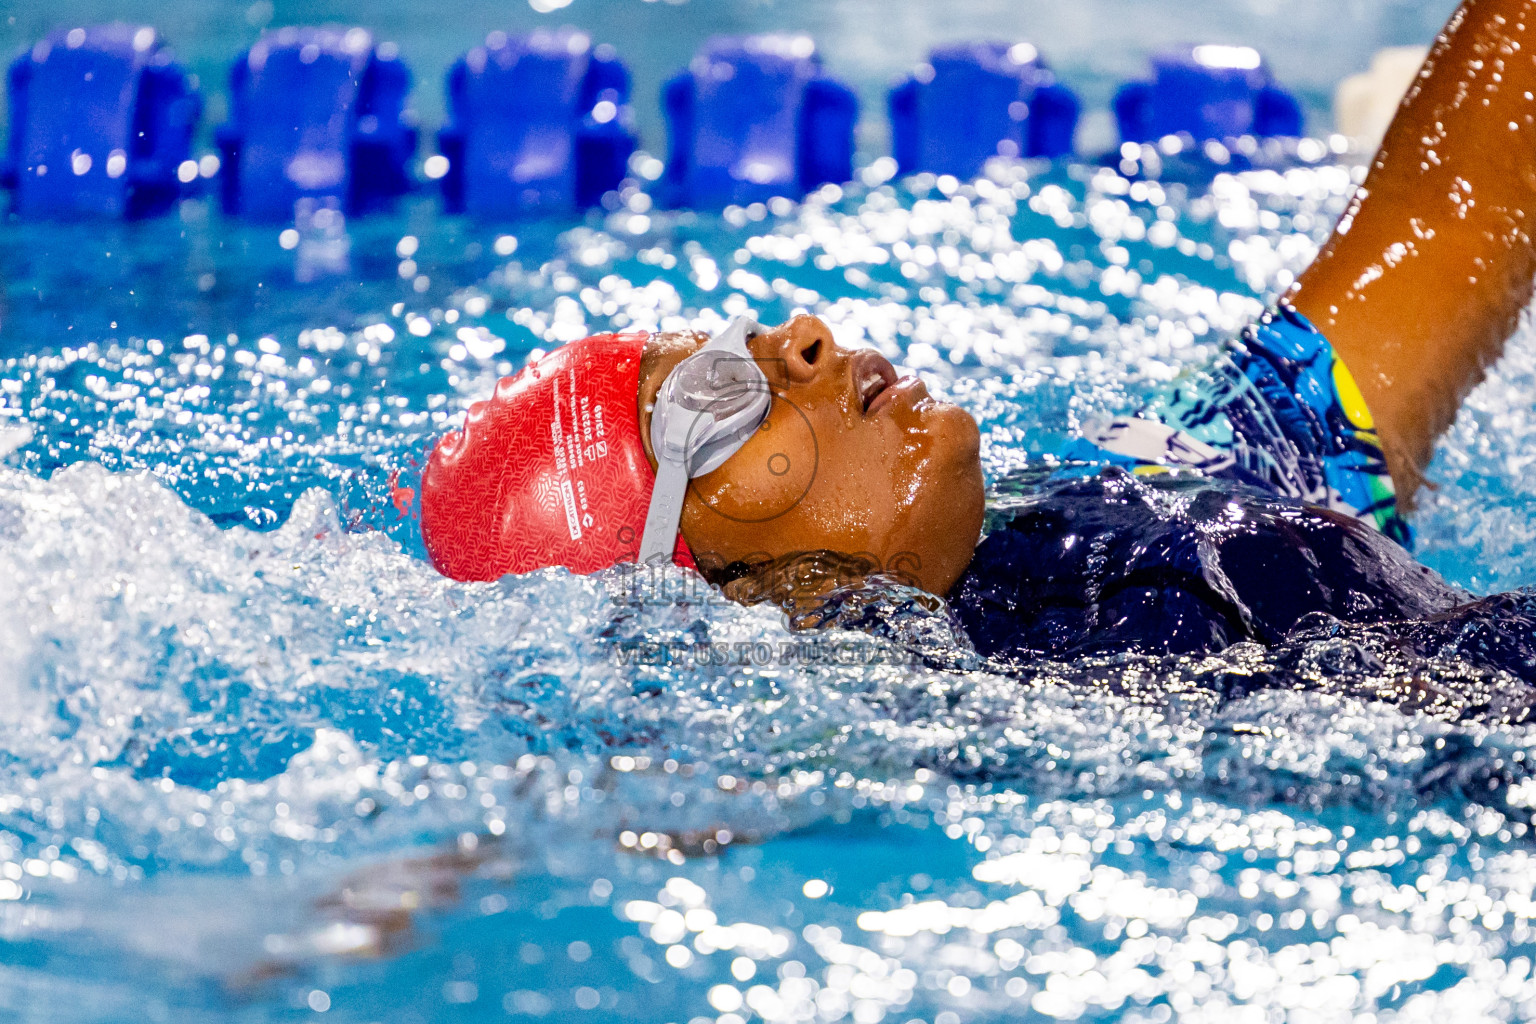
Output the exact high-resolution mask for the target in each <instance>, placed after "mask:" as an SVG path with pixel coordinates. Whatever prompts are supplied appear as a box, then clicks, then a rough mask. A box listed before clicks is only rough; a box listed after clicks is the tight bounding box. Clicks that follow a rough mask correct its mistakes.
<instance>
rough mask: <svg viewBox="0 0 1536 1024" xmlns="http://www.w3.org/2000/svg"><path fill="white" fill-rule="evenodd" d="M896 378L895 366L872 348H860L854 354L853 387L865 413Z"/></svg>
mask: <svg viewBox="0 0 1536 1024" xmlns="http://www.w3.org/2000/svg"><path fill="white" fill-rule="evenodd" d="M896 380H897V377H896V367H894V366H892V365H891V361H890V360H889V359H887V358H885V357H884V356H882V355H881V354H880V353H878V352H876V351H874V350H873V349H861V350H860V351H859V352H858V353H857V354H856V355H854V357H853V387H854V392H855V393H856V394H857V395H858V397H859V404H860V407H861V408H862V409H863V411H864V413H865V414H866V415H867V414H868V413H869V412H870V410H871V409H872V408H876V404H875V403H876V400H877V399H878V398H879V397H880V396H881V395H882V394H883V393H884V392H885V390H886V389H887V388H889V387H890V386H891V385H893V384H895V383H896Z"/></svg>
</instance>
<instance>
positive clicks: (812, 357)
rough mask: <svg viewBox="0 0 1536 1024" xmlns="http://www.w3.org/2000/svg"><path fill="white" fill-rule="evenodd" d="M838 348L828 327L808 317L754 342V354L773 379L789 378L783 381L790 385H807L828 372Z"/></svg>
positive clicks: (764, 335) (793, 321)
mask: <svg viewBox="0 0 1536 1024" xmlns="http://www.w3.org/2000/svg"><path fill="white" fill-rule="evenodd" d="M834 348H835V345H834V343H833V341H832V332H831V331H830V330H828V329H827V325H826V324H824V323H822V322H821V321H820V320H819V319H817V318H816V317H814V316H810V315H808V314H802V315H801V316H797V317H795V318H794V319H793V320H791V321H789V322H788V323H785V324H780V325H779V326H778V327H775V328H773V329H772V330H770V331H766V332H764V333H763V334H760V335H758V337H757V338H755V339H754V340H753V342H752V349H753V355H755V356H756V357H757V358H758V360H759V361H761V362H762V363H763V364H764V366H763V370H764V372H765V373H767V374H768V377H769V379H770V380H772V379H774V378H776V377H777V378H781V379H784V378H787V379H785V380H784V381H783V382H784V383H788V384H807V383H810V382H811V381H813V380H815V379H816V378H817V377H818V376H820V375H821V374H822V373H824V372H826V368H827V367H828V366H829V365H830V364H831V363H832V361H833V359H834V355H833V349H834Z"/></svg>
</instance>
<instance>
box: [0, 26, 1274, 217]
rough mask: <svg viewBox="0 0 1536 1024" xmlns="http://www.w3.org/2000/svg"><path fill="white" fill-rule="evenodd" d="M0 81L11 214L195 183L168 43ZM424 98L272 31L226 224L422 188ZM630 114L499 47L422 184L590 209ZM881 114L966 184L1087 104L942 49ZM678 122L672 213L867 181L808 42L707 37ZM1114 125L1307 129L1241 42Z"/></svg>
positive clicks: (1013, 54)
mask: <svg viewBox="0 0 1536 1024" xmlns="http://www.w3.org/2000/svg"><path fill="white" fill-rule="evenodd" d="M8 85H9V98H10V137H9V142H8V145H7V148H6V150H5V152H4V157H3V159H0V184H3V185H5V186H7V187H9V188H10V189H11V192H12V201H11V208H12V210H13V211H14V212H15V213H16V214H17V215H20V216H23V217H29V218H59V217H79V216H91V215H98V216H101V215H105V216H121V217H139V216H147V215H151V214H154V213H156V212H159V211H162V210H164V209H166V208H167V207H169V206H170V205H171V204H172V203H174V202H175V201H176V200H177V199H178V198H179V197H180V196H182V195H183V194H185V192H186V191H187V189H188V188H189V187H190V186H191V185H192V184H193V183H194V182H195V181H196V179H197V177H198V172H197V167H198V165H197V164H196V163H194V162H192V160H191V147H192V138H193V133H194V131H195V129H196V126H197V123H198V120H199V118H200V116H201V113H202V103H201V99H200V97H199V95H198V93H197V91H196V89H195V88H193V86H192V84H191V83H190V81H189V79H188V76H187V75H186V74H185V73H184V72H183V71H182V69H181V68H180V67H179V66H178V65H177V64H176V62H175V60H174V58H173V56H172V54H171V52H170V50H169V49H168V48H167V47H166V46H165V44H164V41H163V40H162V39H161V38H160V36H159V35H158V33H157V32H156V31H155V30H154V29H153V28H150V27H147V26H133V25H123V24H112V25H102V26H96V27H91V28H74V29H69V30H61V31H59V32H56V33H54V34H53V35H51V36H49V37H48V38H47V39H45V40H43V41H41V42H39V43H38V44H37V45H35V46H34V47H32V48H31V50H30V51H27V52H26V53H24V54H22V55H21V56H20V57H18V58H17V59H16V60H15V62H14V63H13V64H12V65H11V68H10V73H9V81H8ZM410 85H411V76H410V72H409V71H408V70H407V69H406V67H405V65H404V63H403V62H402V61H401V60H400V54H399V51H398V48H397V47H395V46H394V45H393V44H390V43H380V42H378V41H376V40H375V39H374V37H373V35H372V34H371V33H370V32H368V31H367V30H366V29H361V28H351V29H336V28H285V29H280V30H277V31H274V32H270V33H267V34H266V35H264V36H263V37H262V38H261V40H260V41H259V42H257V43H256V44H255V45H254V46H252V47H251V49H250V50H249V51H247V52H246V53H244V54H242V55H241V56H240V58H239V59H238V60H236V61H235V63H234V64H233V66H232V68H231V72H230V89H229V95H230V116H229V120H228V122H227V123H226V124H224V125H222V126H220V127H219V128H218V129H217V130H216V133H215V140H216V143H217V146H218V150H219V161H218V163H217V167H218V168H219V170H218V172H217V173H218V177H219V187H220V194H221V197H222V201H223V205H224V208H225V209H226V211H228V212H229V213H231V214H236V215H240V216H245V217H248V218H252V219H258V220H287V219H290V218H292V216H293V214H294V209H295V204H297V203H300V202H310V201H321V202H329V203H336V204H338V205H340V206H341V207H342V208H344V209H345V210H347V211H348V212H350V213H361V212H367V211H369V210H372V209H376V208H379V207H382V206H386V205H387V204H389V203H390V202H391V201H392V200H393V199H394V198H395V197H397V196H399V195H401V194H403V193H404V192H406V191H408V190H409V189H410V188H411V187H412V184H413V182H412V175H411V167H412V161H413V160H414V157H415V154H416V152H417V147H418V141H419V140H418V137H417V130H416V128H415V126H414V125H413V124H412V123H411V119H410V116H409V114H408V113H407V106H406V103H407V96H408V92H409V89H410ZM629 99H630V76H629V72H628V70H627V69H626V68H625V66H624V64H623V62H622V61H621V60H620V59H619V57H618V55H617V53H616V52H615V51H614V49H613V48H612V47H610V46H606V45H601V46H594V45H592V42H591V40H590V39H589V38H588V37H587V36H586V35H585V34H584V33H581V32H578V31H575V30H572V29H561V30H557V31H542V30H541V31H537V32H534V33H532V34H530V35H526V36H509V35H507V34H505V33H500V32H497V33H492V34H491V35H490V36H489V37H488V38H487V39H486V41H485V43H484V45H482V46H477V47H475V48H474V49H472V50H470V51H468V52H467V53H465V54H464V55H463V56H462V57H460V58H459V60H458V61H457V62H455V64H454V65H453V67H452V68H451V69H450V70H449V72H448V78H447V101H448V123H447V124H446V125H445V126H444V127H443V129H442V131H441V132H440V133H439V135H438V149H439V152H438V153H437V154H436V155H434V156H433V157H431V158H429V159H428V161H427V162H426V165H425V169H426V172H427V174H428V176H429V177H433V178H437V179H439V180H440V185H441V188H442V191H443V197H444V201H445V204H446V206H447V208H448V209H449V210H450V211H453V212H469V213H472V214H475V215H477V216H482V217H487V218H509V217H516V216H519V215H524V214H529V213H560V212H568V211H572V210H576V209H580V208H584V207H589V206H591V205H593V204H595V203H597V202H598V201H599V200H600V199H601V197H602V196H603V194H604V193H605V192H607V191H608V190H610V189H612V188H614V187H616V186H617V185H618V184H619V183H620V182H621V181H622V180H623V178H624V176H625V174H626V173H627V164H628V161H629V158H630V156H631V155H632V154H633V152H634V150H635V148H636V144H637V139H636V135H635V131H634V127H633V116H632V111H631V109H630V103H629ZM889 105H890V116H891V129H892V148H893V150H894V156H895V159H896V161H897V164H898V167H899V169H900V170H901V171H902V172H903V173H910V172H915V171H930V172H934V173H941V174H953V175H956V176H960V177H973V176H975V175H976V174H978V173H979V172H980V171H981V168H982V165H983V164H984V163H985V161H986V160H988V159H990V158H992V157H994V156H998V155H1002V156H1019V157H1033V156H1043V157H1058V156H1065V155H1068V154H1070V153H1071V152H1072V140H1073V134H1074V131H1075V129H1076V126H1077V118H1078V101H1077V98H1076V96H1075V95H1074V94H1073V93H1072V91H1071V90H1070V89H1068V88H1067V87H1066V86H1065V85H1063V84H1062V83H1060V82H1059V81H1057V79H1056V77H1055V76H1054V74H1053V73H1052V72H1051V70H1050V69H1049V67H1048V66H1047V65H1046V63H1045V62H1044V61H1043V60H1042V59H1041V58H1040V56H1039V54H1038V53H1037V52H1036V51H1035V49H1034V48H1033V47H1032V46H1030V45H1028V44H1027V43H1018V44H1013V45H1008V44H1002V43H966V44H954V45H949V46H944V47H940V48H938V49H936V50H935V51H934V52H933V53H932V55H931V56H930V58H929V60H928V61H927V62H926V63H925V64H923V65H922V66H921V67H919V68H918V69H917V70H916V72H914V74H912V75H911V76H910V77H909V78H907V79H905V80H904V81H902V82H900V83H898V84H897V85H896V86H895V87H894V88H893V89H892V90H891V93H890V97H889ZM663 106H664V108H665V114H666V118H667V122H668V126H669V133H670V142H671V145H670V149H669V153H668V160H667V162H666V165H665V172H664V174H663V177H662V181H661V182H660V184H659V188H658V192H659V193H660V196H659V198H660V199H661V200H662V201H663V202H665V203H668V204H671V205H677V206H697V207H712V206H715V207H717V206H722V205H725V204H728V203H748V202H753V201H758V200H762V199H767V198H769V197H772V196H789V197H799V196H802V195H804V194H805V193H806V192H807V191H809V190H811V189H814V188H816V187H818V186H820V185H821V184H823V183H825V182H841V181H846V180H848V179H849V178H850V177H851V176H852V173H853V131H854V124H855V122H856V120H857V117H858V103H857V101H856V99H855V97H854V94H853V92H852V90H850V89H849V88H848V87H847V86H846V85H844V84H843V83H841V82H839V81H837V80H836V79H834V78H832V77H830V76H829V75H827V74H826V72H825V71H824V70H823V68H822V65H821V62H820V60H819V59H818V57H817V54H816V50H815V46H814V44H813V43H812V42H811V40H810V39H808V38H806V37H804V36H781V35H769V36H748V37H720V38H716V39H712V40H710V41H709V42H708V43H707V44H706V45H705V46H704V47H703V49H701V50H700V52H699V54H698V56H697V57H696V58H695V59H694V61H693V62H692V63H691V64H690V65H689V66H688V67H687V68H686V69H684V70H683V71H681V72H680V73H679V74H677V75H676V76H675V77H673V78H672V79H671V80H670V81H668V82H667V83H666V85H665V88H664V90H663ZM1115 114H1116V117H1117V118H1118V120H1119V124H1120V131H1121V135H1122V138H1124V139H1125V140H1129V141H1153V140H1157V139H1160V138H1163V137H1165V136H1168V135H1175V134H1180V133H1184V134H1187V135H1189V136H1191V137H1192V138H1194V139H1207V138H1218V139H1220V138H1233V137H1240V136H1245V135H1259V136H1288V135H1298V134H1300V131H1301V112H1300V107H1299V105H1298V104H1297V102H1296V100H1295V99H1294V98H1293V97H1292V96H1290V94H1288V93H1286V92H1285V91H1284V90H1283V89H1281V88H1279V87H1278V86H1277V85H1276V84H1275V83H1274V82H1273V80H1272V79H1271V76H1270V75H1269V72H1268V70H1267V69H1266V68H1265V66H1264V64H1263V62H1262V60H1260V58H1259V55H1258V54H1257V52H1256V51H1254V50H1251V49H1248V48H1246V47H1227V46H1198V47H1193V48H1192V49H1189V50H1185V51H1180V52H1178V53H1171V54H1165V55H1163V56H1159V57H1157V58H1155V59H1154V61H1153V73H1152V77H1151V78H1150V79H1149V80H1147V81H1144V82H1133V83H1127V84H1126V85H1125V86H1123V87H1122V88H1121V89H1120V91H1119V93H1118V95H1117V96H1116V98H1115ZM206 169H207V162H206V160H205V170H206Z"/></svg>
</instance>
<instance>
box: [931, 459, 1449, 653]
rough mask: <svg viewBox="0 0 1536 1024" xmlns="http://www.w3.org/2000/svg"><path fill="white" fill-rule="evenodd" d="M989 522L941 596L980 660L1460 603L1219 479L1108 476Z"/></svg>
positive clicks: (1379, 540) (1398, 614) (1199, 639)
mask: <svg viewBox="0 0 1536 1024" xmlns="http://www.w3.org/2000/svg"><path fill="white" fill-rule="evenodd" d="M993 520H994V528H993V529H992V530H991V531H990V532H989V533H988V534H987V536H986V537H985V539H984V540H983V541H982V542H981V544H980V545H979V546H978V547H977V549H976V557H975V558H974V559H973V560H972V562H971V565H970V568H969V569H967V570H966V573H965V575H964V576H963V577H961V579H960V582H959V583H958V584H957V585H956V586H955V588H954V589H953V590H952V591H951V592H950V598H949V602H950V607H951V608H952V609H954V611H955V612H956V614H957V615H958V616H959V618H960V621H961V623H962V624H963V625H964V626H965V630H966V632H967V633H968V634H969V635H970V637H971V640H972V641H973V642H974V643H975V645H976V649H977V651H978V652H979V653H981V654H982V655H983V656H987V657H993V658H998V659H1000V660H1003V661H1011V662H1015V663H1020V664H1024V663H1028V662H1030V661H1034V660H1038V659H1039V658H1042V657H1047V658H1067V657H1072V656H1076V655H1083V654H1095V653H1106V652H1111V651H1128V650H1129V651H1139V652H1144V653H1151V654H1183V653H1207V652H1215V651H1219V650H1222V649H1223V648H1225V647H1227V646H1229V645H1231V644H1233V643H1237V642H1239V641H1243V640H1254V641H1258V642H1261V643H1266V644H1268V643H1274V642H1277V641H1279V640H1281V639H1283V638H1284V637H1285V635H1286V634H1287V633H1288V632H1290V630H1291V629H1292V628H1293V627H1294V626H1295V625H1296V624H1297V622H1298V621H1299V620H1300V619H1301V618H1302V617H1303V616H1305V615H1307V614H1308V613H1311V612H1324V613H1327V614H1329V615H1332V616H1334V617H1335V618H1338V619H1340V620H1343V621H1345V622H1360V623H1375V622H1385V621H1392V620H1402V619H1418V618H1422V617H1424V616H1427V615H1432V614H1434V613H1437V612H1442V611H1447V610H1449V609H1450V608H1452V607H1454V606H1456V605H1458V604H1460V603H1462V602H1463V601H1465V600H1467V599H1468V598H1467V595H1465V594H1463V593H1462V592H1460V591H1458V590H1457V589H1456V588H1454V587H1452V586H1450V585H1449V584H1447V583H1446V582H1445V581H1444V580H1442V579H1441V578H1440V577H1439V576H1438V575H1437V574H1436V573H1435V572H1433V571H1432V570H1430V569H1428V568H1426V567H1424V566H1422V565H1420V564H1419V563H1418V562H1416V561H1415V560H1414V558H1413V556H1412V555H1410V554H1409V553H1408V552H1407V551H1406V550H1405V549H1404V548H1403V547H1402V546H1401V545H1400V544H1398V543H1396V542H1395V541H1393V540H1390V539H1389V538H1387V537H1386V536H1385V535H1384V534H1382V533H1381V532H1379V531H1377V530H1375V529H1373V528H1372V527H1371V526H1369V525H1367V524H1366V523H1365V522H1362V521H1361V520H1360V519H1357V518H1355V517H1353V516H1350V515H1347V514H1345V513H1341V512H1336V511H1333V510H1330V509H1325V508H1322V507H1320V506H1316V505H1307V504H1304V503H1302V502H1299V501H1297V500H1295V499H1293V498H1287V497H1283V496H1280V495H1275V494H1272V493H1267V492H1265V491H1263V490H1260V489H1258V488H1254V487H1250V486H1246V485H1243V484H1234V483H1232V482H1230V481H1225V480H1217V479H1210V478H1198V477H1187V476H1178V475H1171V474H1170V475H1158V476H1137V475H1134V474H1131V473H1128V472H1126V471H1124V470H1122V469H1119V468H1113V467H1111V468H1106V469H1104V470H1102V471H1101V472H1100V473H1099V474H1098V475H1095V476H1092V477H1083V478H1078V479H1067V480H1061V479H1056V480H1049V481H1046V482H1045V483H1043V484H1041V485H1039V486H1038V487H1036V488H1032V489H1030V491H1028V492H1026V493H1024V494H1021V495H1019V496H1017V497H1015V498H1013V499H1012V500H1011V501H1009V502H1008V503H1007V505H1006V507H1004V508H1000V509H994V512H993Z"/></svg>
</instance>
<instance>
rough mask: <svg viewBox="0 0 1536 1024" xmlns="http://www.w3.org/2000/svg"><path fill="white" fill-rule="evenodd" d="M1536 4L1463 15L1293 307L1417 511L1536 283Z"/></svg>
mask: <svg viewBox="0 0 1536 1024" xmlns="http://www.w3.org/2000/svg"><path fill="white" fill-rule="evenodd" d="M1533 133H1536V0H1467V2H1466V3H1463V4H1462V5H1461V7H1460V8H1459V9H1458V10H1457V11H1456V13H1455V15H1453V16H1452V18H1451V20H1450V22H1449V23H1448V24H1447V25H1446V27H1445V30H1444V31H1443V32H1441V34H1440V36H1439V38H1438V39H1437V40H1436V42H1435V45H1434V48H1433V49H1432V50H1431V51H1430V55H1429V59H1428V60H1427V61H1426V62H1425V64H1424V68H1423V70H1422V71H1421V72H1420V75H1419V78H1418V79H1417V81H1416V82H1415V83H1414V85H1413V87H1412V88H1411V89H1410V90H1409V91H1408V95H1407V96H1406V97H1405V98H1404V100H1403V104H1402V106H1401V107H1400V108H1399V109H1398V112H1397V116H1396V117H1395V118H1394V119H1393V121H1392V127H1391V128H1390V129H1389V130H1388V132H1387V136H1386V139H1385V140H1384V141H1383V142H1382V145H1381V149H1380V150H1379V151H1378V152H1377V154H1376V159H1375V160H1374V161H1373V162H1372V164H1371V170H1370V174H1369V175H1368V176H1367V177H1366V179H1365V183H1364V184H1363V185H1362V186H1361V187H1360V188H1359V190H1358V191H1357V192H1356V194H1355V197H1354V200H1353V202H1352V203H1351V205H1350V207H1349V209H1348V210H1346V211H1345V213H1344V216H1343V217H1342V218H1340V220H1339V224H1338V226H1337V228H1335V230H1334V233H1333V237H1332V238H1331V239H1329V241H1328V243H1327V245H1325V246H1324V247H1323V250H1322V252H1320V253H1319V254H1318V257H1317V259H1316V260H1315V261H1314V262H1313V263H1312V265H1311V266H1310V267H1308V268H1307V270H1306V271H1305V272H1304V273H1303V274H1302V275H1301V277H1300V279H1299V280H1298V281H1297V284H1296V287H1295V289H1293V290H1292V292H1291V294H1290V295H1289V296H1288V297H1287V301H1289V302H1291V303H1292V304H1293V305H1294V306H1295V307H1296V308H1297V309H1298V310H1299V311H1300V312H1301V313H1303V314H1305V315H1306V316H1307V317H1308V318H1309V319H1310V320H1311V321H1312V322H1313V323H1314V324H1316V325H1317V327H1318V329H1319V330H1321V331H1322V332H1323V333H1324V334H1325V335H1327V336H1328V339H1329V341H1331V342H1332V343H1333V346H1334V349H1335V350H1336V351H1337V352H1338V353H1339V355H1340V356H1341V357H1342V358H1343V360H1344V362H1345V364H1346V365H1347V366H1348V367H1349V368H1350V370H1351V371H1352V372H1353V374H1354V377H1355V380H1356V381H1357V382H1358V383H1359V385H1360V391H1361V393H1362V394H1363V395H1364V397H1365V400H1366V404H1367V405H1368V406H1369V407H1370V410H1371V412H1372V414H1373V415H1374V417H1375V420H1376V428H1377V430H1378V432H1379V433H1380V435H1381V440H1382V446H1383V448H1384V449H1385V451H1386V455H1387V464H1388V466H1389V468H1390V469H1391V471H1392V478H1393V481H1394V482H1395V483H1396V485H1397V492H1398V500H1399V501H1400V502H1401V503H1403V504H1405V505H1407V506H1410V507H1411V504H1412V498H1413V493H1414V491H1415V490H1416V489H1417V488H1418V486H1419V485H1420V484H1421V483H1422V482H1423V479H1424V470H1425V468H1426V467H1427V466H1428V465H1429V461H1430V459H1431V457H1432V456H1433V454H1434V442H1435V438H1437V437H1438V436H1439V435H1440V433H1441V432H1442V431H1444V430H1445V429H1446V428H1447V427H1448V426H1450V424H1451V423H1452V421H1454V420H1455V419H1456V416H1457V413H1458V412H1459V410H1460V408H1461V402H1462V399H1463V398H1465V397H1466V395H1467V393H1468V392H1470V391H1471V390H1472V388H1474V387H1475V386H1476V385H1477V384H1478V382H1480V381H1481V380H1482V379H1483V375H1484V373H1485V371H1486V370H1487V368H1488V367H1490V366H1491V365H1492V364H1493V363H1494V361H1495V360H1497V359H1498V358H1499V356H1500V354H1501V353H1502V352H1503V350H1504V341H1505V339H1506V338H1508V337H1509V335H1510V334H1511V333H1512V332H1513V331H1514V329H1515V327H1516V326H1517V325H1518V323H1519V319H1520V314H1521V312H1522V310H1524V309H1525V308H1526V305H1527V303H1528V302H1529V301H1530V298H1531V282H1532V279H1533V276H1536V246H1533V245H1532V236H1533V234H1536V160H1533V159H1532V152H1533V151H1532V147H1531V139H1532V134H1533Z"/></svg>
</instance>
